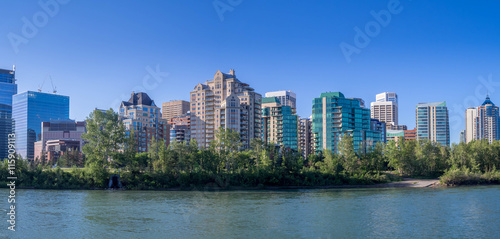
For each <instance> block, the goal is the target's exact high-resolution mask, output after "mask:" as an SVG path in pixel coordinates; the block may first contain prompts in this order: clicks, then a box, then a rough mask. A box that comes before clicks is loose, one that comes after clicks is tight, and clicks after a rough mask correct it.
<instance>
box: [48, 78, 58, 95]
mask: <svg viewBox="0 0 500 239" xmlns="http://www.w3.org/2000/svg"><path fill="white" fill-rule="evenodd" d="M49 78H50V84H51V85H52V93H54V94H56V93H57V88H56V87H55V86H54V82H52V77H51V76H50V75H49Z"/></svg>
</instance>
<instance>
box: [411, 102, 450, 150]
mask: <svg viewBox="0 0 500 239" xmlns="http://www.w3.org/2000/svg"><path fill="white" fill-rule="evenodd" d="M415 119H416V122H417V140H420V139H429V140H431V141H434V142H438V143H440V144H442V145H450V123H449V118H448V108H447V107H446V102H445V101H442V102H435V103H420V104H417V107H416V109H415Z"/></svg>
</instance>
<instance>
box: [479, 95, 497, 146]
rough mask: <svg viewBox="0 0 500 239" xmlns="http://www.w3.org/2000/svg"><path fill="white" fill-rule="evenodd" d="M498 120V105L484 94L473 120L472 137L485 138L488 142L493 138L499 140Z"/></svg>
mask: <svg viewBox="0 0 500 239" xmlns="http://www.w3.org/2000/svg"><path fill="white" fill-rule="evenodd" d="M498 120H499V115H498V106H496V105H495V104H493V102H491V100H490V97H489V96H486V99H485V100H484V102H483V104H481V106H479V107H477V116H476V117H475V120H474V125H475V130H474V135H473V137H474V139H476V140H482V139H487V140H488V142H490V143H492V142H493V140H499V139H500V132H499V130H500V127H499V125H498V123H499V122H498Z"/></svg>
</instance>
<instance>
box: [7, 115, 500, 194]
mask: <svg viewBox="0 0 500 239" xmlns="http://www.w3.org/2000/svg"><path fill="white" fill-rule="evenodd" d="M82 137H83V138H84V139H85V141H86V142H87V143H86V145H85V146H84V148H83V152H84V155H85V156H81V155H80V154H79V153H77V152H68V153H66V154H65V155H63V156H61V157H60V158H59V160H58V162H49V163H48V164H45V165H43V164H36V163H33V162H27V161H25V160H17V161H16V169H15V170H16V176H17V178H18V180H17V182H16V184H17V185H18V186H19V187H25V188H30V187H31V188H48V189H92V188H106V185H107V183H108V180H109V177H110V175H111V174H119V175H120V177H121V181H122V184H123V186H124V187H125V188H126V189H172V188H178V189H206V188H234V187H237V188H264V187H266V186H328V185H361V184H364V185H366V184H377V183H387V182H390V181H397V180H400V179H401V177H400V176H411V177H423V178H436V177H440V180H441V183H442V184H444V185H465V184H498V183H500V171H499V170H497V168H499V167H500V141H494V142H493V143H491V144H490V143H488V142H487V141H485V140H483V141H473V142H471V143H469V144H465V143H460V144H453V145H452V146H451V147H442V146H441V145H440V144H438V143H434V142H431V141H428V140H419V141H416V140H403V141H400V142H398V143H396V142H394V141H389V142H388V143H386V144H377V145H375V146H374V148H373V149H372V150H371V151H370V152H367V153H362V152H356V151H355V150H354V147H353V140H352V138H351V137H350V136H344V137H343V139H342V141H341V142H340V144H339V153H338V154H335V153H332V152H331V151H329V150H324V151H322V152H319V153H318V154H314V155H309V156H308V157H307V158H304V157H302V155H301V153H300V152H296V151H293V150H290V149H285V148H283V147H281V148H280V147H276V146H274V145H269V144H265V143H264V142H263V141H262V140H259V139H254V140H252V141H251V145H250V149H246V150H239V149H241V144H240V143H239V141H240V140H239V133H237V132H234V131H231V130H224V129H222V130H219V131H218V132H217V137H216V138H217V140H214V141H212V142H211V145H210V147H209V148H207V149H200V148H198V146H197V143H196V141H195V140H192V141H191V143H190V144H185V143H177V142H173V143H171V144H170V145H169V146H168V147H166V146H165V143H164V142H162V141H160V140H153V143H151V144H150V147H149V153H136V151H135V149H136V140H135V139H134V131H131V132H130V133H129V135H128V136H127V134H126V132H125V128H124V126H123V124H122V123H121V122H120V120H119V119H118V114H116V113H115V112H113V110H109V111H107V112H105V113H104V112H101V111H94V112H92V113H91V114H90V115H89V117H88V118H87V133H86V134H84V136H82ZM40 161H42V162H43V161H45V160H44V159H43V158H42V159H41V160H40ZM56 164H57V166H56ZM61 166H62V167H71V169H69V170H68V169H65V170H63V169H61V168H60V167H61ZM8 175H9V174H8V164H7V160H3V162H2V163H1V164H0V181H4V182H6V181H7V176H8ZM1 185H3V186H5V185H6V183H2V184H1Z"/></svg>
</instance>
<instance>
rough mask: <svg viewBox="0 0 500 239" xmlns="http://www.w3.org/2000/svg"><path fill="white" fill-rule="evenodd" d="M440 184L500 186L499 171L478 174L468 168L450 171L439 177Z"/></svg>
mask: <svg viewBox="0 0 500 239" xmlns="http://www.w3.org/2000/svg"><path fill="white" fill-rule="evenodd" d="M440 183H441V185H447V186H460V185H480V184H500V171H498V170H492V171H489V172H485V173H478V172H472V171H471V170H470V169H468V168H461V169H450V170H448V171H446V172H445V173H444V174H443V175H442V176H441V177H440Z"/></svg>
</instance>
